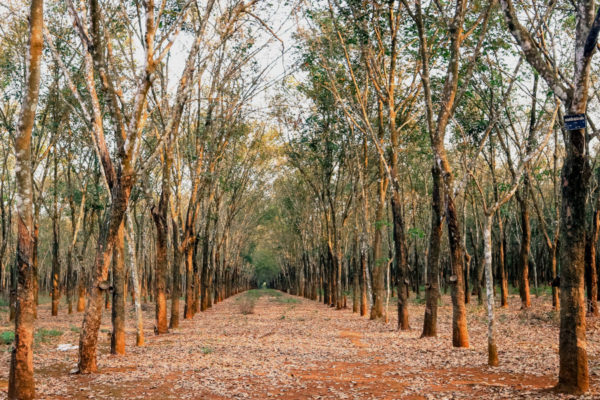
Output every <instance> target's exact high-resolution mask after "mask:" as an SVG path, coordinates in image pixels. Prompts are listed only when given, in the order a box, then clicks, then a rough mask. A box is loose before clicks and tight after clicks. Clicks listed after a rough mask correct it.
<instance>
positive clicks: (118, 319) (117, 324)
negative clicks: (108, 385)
mask: <svg viewBox="0 0 600 400" xmlns="http://www.w3.org/2000/svg"><path fill="white" fill-rule="evenodd" d="M112 275H113V288H112V312H111V318H112V325H113V330H112V335H111V337H110V352H111V354H125V224H124V221H123V222H121V226H120V227H119V231H118V233H117V238H116V240H115V246H114V250H113V274H112Z"/></svg>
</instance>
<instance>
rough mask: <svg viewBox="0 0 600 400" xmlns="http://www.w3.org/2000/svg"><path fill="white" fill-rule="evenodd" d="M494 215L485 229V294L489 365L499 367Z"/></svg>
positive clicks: (491, 215) (486, 217)
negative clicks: (493, 260)
mask: <svg viewBox="0 0 600 400" xmlns="http://www.w3.org/2000/svg"><path fill="white" fill-rule="evenodd" d="M493 219H494V214H493V213H492V214H490V215H486V216H485V221H484V227H483V253H484V260H485V268H484V269H485V293H486V299H487V312H488V365H490V366H497V365H498V364H499V361H498V347H497V346H496V337H495V336H494V280H493V278H492V223H493Z"/></svg>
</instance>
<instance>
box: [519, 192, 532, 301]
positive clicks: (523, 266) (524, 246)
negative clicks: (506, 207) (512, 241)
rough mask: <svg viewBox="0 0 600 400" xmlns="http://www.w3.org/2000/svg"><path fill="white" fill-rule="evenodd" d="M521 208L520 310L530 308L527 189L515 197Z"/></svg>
mask: <svg viewBox="0 0 600 400" xmlns="http://www.w3.org/2000/svg"><path fill="white" fill-rule="evenodd" d="M517 200H518V201H519V206H520V207H521V248H520V251H519V270H518V271H519V295H520V296H521V309H525V308H529V307H531V298H530V294H529V249H530V247H531V226H530V225H529V209H528V205H527V188H524V189H523V191H522V193H521V195H520V196H517Z"/></svg>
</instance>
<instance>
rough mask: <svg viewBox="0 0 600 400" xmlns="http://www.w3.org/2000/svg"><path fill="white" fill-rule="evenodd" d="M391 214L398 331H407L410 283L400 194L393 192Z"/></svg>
mask: <svg viewBox="0 0 600 400" xmlns="http://www.w3.org/2000/svg"><path fill="white" fill-rule="evenodd" d="M391 200H392V214H393V218H394V249H395V252H396V268H397V273H396V288H397V291H398V329H401V330H403V331H405V330H409V329H410V325H409V322H408V288H409V284H410V281H409V279H408V274H407V265H406V258H407V256H406V242H405V236H404V221H403V220H402V210H401V209H400V194H399V193H398V191H397V190H394V193H393V194H392V199H391Z"/></svg>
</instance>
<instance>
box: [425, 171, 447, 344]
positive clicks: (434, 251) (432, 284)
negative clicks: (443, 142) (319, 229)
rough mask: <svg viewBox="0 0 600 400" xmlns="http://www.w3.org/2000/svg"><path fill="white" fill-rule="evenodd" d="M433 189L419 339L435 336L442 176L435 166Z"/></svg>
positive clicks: (440, 237) (441, 226)
mask: <svg viewBox="0 0 600 400" xmlns="http://www.w3.org/2000/svg"><path fill="white" fill-rule="evenodd" d="M431 175H432V178H433V189H432V193H431V233H430V235H429V250H428V252H427V283H426V284H425V317H424V319H423V332H422V333H421V337H435V336H437V310H438V299H439V296H440V287H439V274H440V245H441V242H442V229H443V227H444V225H443V221H444V218H443V216H442V209H443V201H444V200H443V197H442V185H443V182H442V174H441V171H440V169H439V168H438V166H437V165H434V166H433V168H432V169H431Z"/></svg>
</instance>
